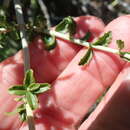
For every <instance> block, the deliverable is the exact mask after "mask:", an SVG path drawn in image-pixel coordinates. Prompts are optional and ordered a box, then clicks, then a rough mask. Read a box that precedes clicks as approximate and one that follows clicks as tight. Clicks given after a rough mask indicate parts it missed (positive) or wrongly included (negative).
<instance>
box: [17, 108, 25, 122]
mask: <svg viewBox="0 0 130 130" xmlns="http://www.w3.org/2000/svg"><path fill="white" fill-rule="evenodd" d="M19 116H20V120H21V121H22V122H24V121H26V120H27V115H26V110H24V111H22V112H20V113H19Z"/></svg>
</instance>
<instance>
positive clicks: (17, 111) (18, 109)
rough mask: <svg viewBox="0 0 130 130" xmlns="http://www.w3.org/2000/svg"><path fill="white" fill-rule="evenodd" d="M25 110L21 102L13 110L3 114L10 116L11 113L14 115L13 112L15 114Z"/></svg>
mask: <svg viewBox="0 0 130 130" xmlns="http://www.w3.org/2000/svg"><path fill="white" fill-rule="evenodd" d="M25 110H26V108H25V106H24V104H21V105H20V106H19V107H17V108H16V109H15V110H14V111H13V112H6V113H5V114H6V115H7V116H12V115H15V114H17V113H21V112H23V111H25Z"/></svg>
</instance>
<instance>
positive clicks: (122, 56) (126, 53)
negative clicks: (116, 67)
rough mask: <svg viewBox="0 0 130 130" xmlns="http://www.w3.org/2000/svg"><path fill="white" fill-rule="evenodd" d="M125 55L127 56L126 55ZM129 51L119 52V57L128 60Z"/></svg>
mask: <svg viewBox="0 0 130 130" xmlns="http://www.w3.org/2000/svg"><path fill="white" fill-rule="evenodd" d="M126 55H127V56H126ZM128 56H129V57H130V52H120V57H121V58H122V59H124V60H125V61H127V62H130V58H129V57H128Z"/></svg>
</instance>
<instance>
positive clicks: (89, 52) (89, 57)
mask: <svg viewBox="0 0 130 130" xmlns="http://www.w3.org/2000/svg"><path fill="white" fill-rule="evenodd" d="M92 57H93V50H92V48H91V47H90V48H89V49H88V50H87V52H86V54H85V55H84V57H83V58H82V59H81V60H80V62H79V65H85V64H89V63H90V61H91V60H92Z"/></svg>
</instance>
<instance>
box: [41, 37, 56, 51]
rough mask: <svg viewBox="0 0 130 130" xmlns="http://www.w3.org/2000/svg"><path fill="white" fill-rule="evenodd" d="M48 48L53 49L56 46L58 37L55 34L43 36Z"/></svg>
mask: <svg viewBox="0 0 130 130" xmlns="http://www.w3.org/2000/svg"><path fill="white" fill-rule="evenodd" d="M43 41H44V44H45V49H46V50H52V49H54V48H55V47H56V37H55V36H54V35H52V36H50V35H45V36H44V37H43Z"/></svg>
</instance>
